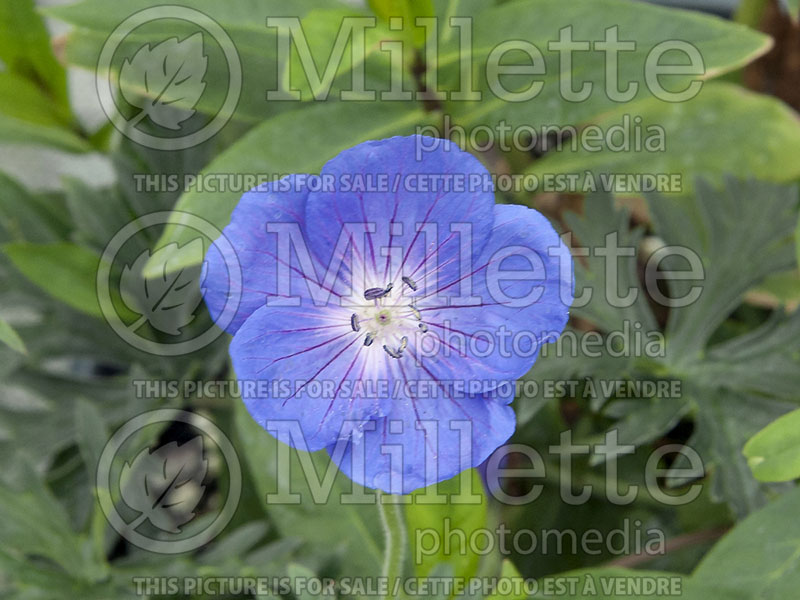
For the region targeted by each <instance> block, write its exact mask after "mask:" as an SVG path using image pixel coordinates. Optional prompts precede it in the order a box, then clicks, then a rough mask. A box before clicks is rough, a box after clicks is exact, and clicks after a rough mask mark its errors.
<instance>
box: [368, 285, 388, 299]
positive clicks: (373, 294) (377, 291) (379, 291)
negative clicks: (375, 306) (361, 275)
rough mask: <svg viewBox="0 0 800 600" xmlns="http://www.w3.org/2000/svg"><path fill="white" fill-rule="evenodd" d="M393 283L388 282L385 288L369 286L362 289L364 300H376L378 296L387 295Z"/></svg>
mask: <svg viewBox="0 0 800 600" xmlns="http://www.w3.org/2000/svg"><path fill="white" fill-rule="evenodd" d="M393 287H394V284H392V283H390V284H389V285H387V286H386V287H385V288H369V289H367V290H365V291H364V298H365V299H366V300H377V299H378V298H383V297H384V296H388V295H389V292H391V291H392V288H393Z"/></svg>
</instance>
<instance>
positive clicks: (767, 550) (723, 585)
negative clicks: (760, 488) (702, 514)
mask: <svg viewBox="0 0 800 600" xmlns="http://www.w3.org/2000/svg"><path fill="white" fill-rule="evenodd" d="M798 504H800V488H795V489H793V490H792V491H791V492H789V493H786V494H783V495H782V496H781V497H779V498H777V499H776V500H773V501H772V502H771V503H770V504H769V505H768V506H766V507H765V508H763V509H761V510H760V511H758V512H756V513H754V514H753V515H751V516H750V517H748V518H747V519H745V520H744V521H742V522H741V523H740V524H739V525H737V526H736V527H735V528H734V529H733V531H731V532H730V533H728V534H727V535H726V536H725V537H724V538H722V539H721V540H720V541H719V542H718V543H717V544H716V545H715V546H714V547H713V548H712V549H711V551H710V552H709V553H708V554H707V555H706V556H705V558H704V559H703V560H702V562H701V563H700V565H699V566H698V567H697V569H696V570H695V571H694V573H693V574H692V577H691V579H692V580H693V581H694V582H698V583H701V584H703V585H705V586H707V587H709V588H711V589H714V590H716V591H717V595H716V597H719V598H759V600H783V599H785V598H792V597H794V596H795V595H796V592H797V589H798V586H800V519H796V518H794V517H793V515H795V513H796V511H797V506H798Z"/></svg>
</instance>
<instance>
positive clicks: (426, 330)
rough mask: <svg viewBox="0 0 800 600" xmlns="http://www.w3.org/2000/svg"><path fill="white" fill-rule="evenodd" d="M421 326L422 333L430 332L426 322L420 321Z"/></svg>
mask: <svg viewBox="0 0 800 600" xmlns="http://www.w3.org/2000/svg"><path fill="white" fill-rule="evenodd" d="M419 328H420V329H421V330H422V333H428V326H427V325H425V323H420V324H419Z"/></svg>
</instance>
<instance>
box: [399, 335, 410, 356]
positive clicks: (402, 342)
mask: <svg viewBox="0 0 800 600" xmlns="http://www.w3.org/2000/svg"><path fill="white" fill-rule="evenodd" d="M406 346H408V336H405V335H404V336H403V337H401V338H400V346H399V347H398V348H397V352H398V353H400V352H402V351H403V350H405V349H406Z"/></svg>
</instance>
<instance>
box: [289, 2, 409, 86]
mask: <svg viewBox="0 0 800 600" xmlns="http://www.w3.org/2000/svg"><path fill="white" fill-rule="evenodd" d="M353 16H360V17H365V18H369V19H371V20H372V21H373V23H374V26H371V25H370V26H369V27H367V28H365V29H364V52H363V53H359V54H358V55H357V56H356V57H354V56H353V52H352V50H351V49H352V44H353V38H352V37H350V38H349V41H348V43H347V45H345V46H337V44H338V43H340V41H341V40H343V39H345V38H344V35H345V33H346V32H347V30H346V28H345V27H344V24H345V23H346V21H345V20H344V19H345V18H346V17H353ZM300 26H301V28H302V32H303V36H304V38H305V40H306V42H307V44H308V52H305V47H304V46H303V45H302V44H303V42H302V40H295V42H294V43H293V44H292V53H291V57H290V61H289V65H288V68H285V67H284V71H283V79H282V81H281V88H280V89H282V90H287V91H288V90H297V92H298V93H295V94H293V95H294V96H297V97H299V98H300V99H302V100H312V99H316V100H324V99H327V98H331V99H333V98H336V97H337V96H338V95H339V92H341V91H343V90H351V89H352V88H353V82H352V77H350V76H349V75H348V74H349V73H351V72H352V71H356V72H358V70H361V69H363V72H364V89H365V90H367V93H371V92H373V91H374V92H377V93H378V94H380V91H382V90H388V89H389V85H388V82H389V80H390V77H389V73H390V69H391V62H390V61H391V59H390V56H389V53H388V52H386V51H383V50H382V49H381V42H382V41H384V40H392V39H397V38H398V37H400V36H401V35H402V33H399V32H394V31H392V30H390V29H389V27H388V25H387V24H385V23H383V22H382V21H377V20H376V19H375V18H374V17H370V16H368V15H366V14H362V15H358V14H357V13H356V14H355V15H354V11H353V9H352V8H348V9H338V10H337V9H334V10H313V11H311V12H309V13H308V14H307V15H306V16H305V17H303V19H302V20H301V21H300ZM423 31H424V30H423ZM351 35H352V34H351ZM301 47H302V49H303V50H302V54H301ZM337 47H338V49H339V50H340V51H341V52H342V54H341V60H339V61H338V62H337V63H335V64H334V60H336V59H337V58H338V57H337V56H336V55H335V51H336V49H337ZM354 58H356V59H357V60H355V61H354V60H353V59H354ZM329 62H330V64H329ZM409 79H410V78H409V77H408V76H406V83H405V86H404V89H410V88H411V82H410V81H409ZM317 80H318V81H317ZM378 97H379V96H376V98H378ZM361 99H362V100H369V99H370V98H361ZM352 100H353V99H352V98H350V99H348V101H352Z"/></svg>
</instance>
